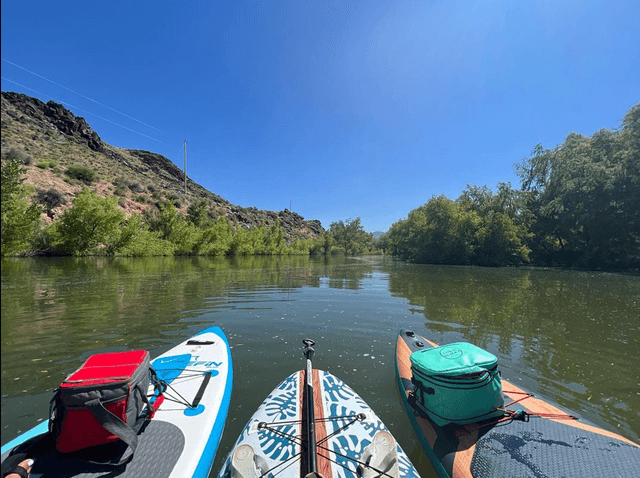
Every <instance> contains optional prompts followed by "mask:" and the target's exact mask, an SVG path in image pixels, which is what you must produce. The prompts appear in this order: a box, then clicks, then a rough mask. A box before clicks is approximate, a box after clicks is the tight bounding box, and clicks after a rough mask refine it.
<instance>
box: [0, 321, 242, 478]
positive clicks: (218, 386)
mask: <svg viewBox="0 0 640 478" xmlns="http://www.w3.org/2000/svg"><path fill="white" fill-rule="evenodd" d="M151 366H152V368H154V370H156V372H157V374H158V376H159V378H161V379H163V380H165V381H166V382H167V383H168V384H169V388H168V389H167V390H166V392H165V399H164V402H163V403H162V404H161V405H160V407H159V409H158V410H157V411H156V414H155V416H154V418H153V419H151V420H149V421H148V422H146V423H145V425H144V426H143V427H142V429H141V431H140V433H139V435H138V448H137V449H136V452H135V455H134V457H133V460H131V461H130V462H129V463H127V464H125V465H123V466H120V467H113V466H104V465H102V466H101V465H94V464H90V463H87V461H86V460H85V458H93V459H94V460H100V459H101V458H103V457H104V456H109V457H111V456H118V454H119V453H120V452H124V451H125V450H126V447H123V446H121V444H118V443H116V444H114V446H111V445H106V446H101V447H96V448H97V449H94V450H85V451H80V452H77V453H74V454H68V455H59V454H57V453H56V452H55V451H54V450H53V441H52V440H51V438H50V437H49V436H48V435H46V434H40V435H39V433H42V432H45V431H46V422H45V423H42V424H41V425H39V426H38V427H35V428H34V429H33V430H30V431H28V432H26V433H24V434H23V435H21V436H20V437H18V438H17V439H15V440H13V441H11V442H10V443H8V444H6V445H4V446H3V447H2V460H3V461H4V460H5V459H6V457H7V456H8V455H9V454H10V453H11V452H12V451H14V452H17V451H23V450H22V449H24V448H26V447H27V445H31V444H36V443H37V444H38V446H31V447H30V448H29V449H27V450H24V451H27V452H28V453H29V458H33V459H34V460H35V464H34V467H33V470H32V474H31V477H32V478H36V477H54V476H55V477H65V478H66V477H69V478H71V477H74V478H75V477H78V478H97V477H111V476H118V477H125V478H126V477H142V476H153V477H156V478H189V477H198V478H205V477H207V476H208V475H209V473H210V471H211V466H212V464H213V460H214V458H215V454H216V451H217V448H218V444H219V442H220V438H221V436H222V431H223V429H224V424H225V421H226V416H227V411H228V408H229V402H230V396H231V387H232V380H233V372H232V364H231V353H230V347H229V343H228V341H227V338H226V337H225V335H224V332H223V331H222V330H221V329H220V328H219V327H210V328H208V329H205V330H203V331H202V332H200V333H199V334H197V335H196V336H194V337H192V338H190V339H189V340H186V341H184V342H182V343H181V344H179V345H177V346H176V347H174V348H172V349H171V350H169V351H168V352H166V353H165V354H162V355H161V356H159V357H158V358H156V359H155V360H153V361H152V363H151ZM152 391H153V389H152V388H150V392H149V393H152ZM194 403H197V406H195V407H194V406H192V405H193V404H194ZM16 446H17V447H18V448H15V447H16ZM21 448H22V449H21Z"/></svg>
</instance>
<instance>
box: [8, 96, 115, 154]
mask: <svg viewBox="0 0 640 478" xmlns="http://www.w3.org/2000/svg"><path fill="white" fill-rule="evenodd" d="M2 97H3V98H6V99H7V100H8V101H9V102H10V103H11V104H12V105H13V106H14V108H16V109H17V110H18V111H20V112H21V113H24V115H25V116H26V117H27V118H31V119H33V120H35V121H36V122H39V123H40V124H41V126H46V124H47V123H50V124H52V125H53V126H55V127H56V128H57V129H58V130H59V131H60V132H61V133H62V134H65V135H67V136H73V137H74V138H76V139H77V140H79V142H81V143H85V144H86V145H87V146H89V148H91V149H92V150H93V151H98V152H102V151H103V150H104V143H103V142H102V140H101V139H100V136H98V133H96V132H95V131H93V129H91V126H89V124H88V123H87V122H86V121H85V119H84V118H82V117H81V116H76V115H74V114H73V113H72V112H71V111H69V110H68V109H66V108H65V107H64V106H62V105H60V104H58V103H55V102H53V101H49V102H48V103H47V104H44V103H43V102H42V101H40V100H39V99H37V98H31V97H30V96H27V95H24V94H22V93H13V92H4V91H3V92H2ZM27 118H24V119H23V118H20V117H18V118H17V119H18V121H21V120H26V119H27Z"/></svg>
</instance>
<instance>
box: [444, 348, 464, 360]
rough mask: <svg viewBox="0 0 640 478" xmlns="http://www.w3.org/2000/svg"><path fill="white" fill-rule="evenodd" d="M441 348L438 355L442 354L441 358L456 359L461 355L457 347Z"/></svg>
mask: <svg viewBox="0 0 640 478" xmlns="http://www.w3.org/2000/svg"><path fill="white" fill-rule="evenodd" d="M441 348H443V350H441V351H440V355H441V356H442V358H446V359H457V358H458V357H460V356H462V350H460V349H458V348H450V347H449V348H444V347H441Z"/></svg>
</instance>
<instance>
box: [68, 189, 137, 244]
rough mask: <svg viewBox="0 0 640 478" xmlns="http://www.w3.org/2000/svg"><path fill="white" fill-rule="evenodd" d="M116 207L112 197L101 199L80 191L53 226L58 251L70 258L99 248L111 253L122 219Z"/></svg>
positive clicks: (116, 203) (86, 191)
mask: <svg viewBox="0 0 640 478" xmlns="http://www.w3.org/2000/svg"><path fill="white" fill-rule="evenodd" d="M117 206H118V200H117V198H115V197H114V196H107V197H104V198H103V197H100V196H98V195H97V194H96V193H94V192H93V191H91V190H89V189H83V190H82V191H80V192H79V193H78V195H77V196H76V198H75V199H74V200H73V207H71V208H69V209H67V210H66V211H65V212H64V213H63V214H62V216H61V217H60V221H59V224H58V225H57V235H58V240H59V245H60V247H61V250H62V251H63V252H64V253H66V254H71V255H87V254H94V253H97V252H98V251H99V249H104V250H105V252H106V251H113V245H114V244H116V243H117V242H118V241H119V240H120V235H121V233H122V231H121V228H120V226H121V224H122V222H123V221H124V218H125V214H124V211H122V210H120V209H118V207H117Z"/></svg>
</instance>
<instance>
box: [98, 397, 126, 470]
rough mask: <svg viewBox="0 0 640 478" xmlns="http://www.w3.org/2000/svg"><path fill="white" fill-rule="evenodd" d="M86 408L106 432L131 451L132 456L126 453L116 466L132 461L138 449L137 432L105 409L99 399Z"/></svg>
mask: <svg viewBox="0 0 640 478" xmlns="http://www.w3.org/2000/svg"><path fill="white" fill-rule="evenodd" d="M86 406H87V408H88V409H89V411H90V412H91V413H92V414H93V416H94V417H96V419H97V420H98V421H99V422H100V425H102V427H103V428H104V429H105V430H107V431H108V432H110V433H112V434H114V435H115V436H117V437H118V438H119V439H120V440H122V441H123V442H125V443H126V444H127V450H131V453H130V454H126V453H125V455H123V457H122V458H121V459H120V461H119V462H118V463H114V465H116V466H117V465H122V464H124V463H127V462H128V461H130V460H131V459H132V458H133V454H134V453H135V451H136V448H137V447H138V434H137V433H136V431H135V430H134V429H133V428H132V427H131V426H129V425H127V424H126V423H125V422H124V421H122V419H121V418H120V417H117V416H115V415H114V414H113V413H111V412H110V411H109V410H107V409H106V408H104V405H103V404H102V402H101V401H100V399H99V398H95V399H93V400H90V401H88V402H87V403H86Z"/></svg>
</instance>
